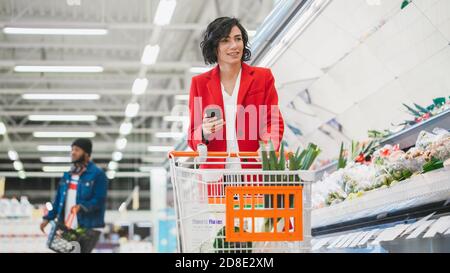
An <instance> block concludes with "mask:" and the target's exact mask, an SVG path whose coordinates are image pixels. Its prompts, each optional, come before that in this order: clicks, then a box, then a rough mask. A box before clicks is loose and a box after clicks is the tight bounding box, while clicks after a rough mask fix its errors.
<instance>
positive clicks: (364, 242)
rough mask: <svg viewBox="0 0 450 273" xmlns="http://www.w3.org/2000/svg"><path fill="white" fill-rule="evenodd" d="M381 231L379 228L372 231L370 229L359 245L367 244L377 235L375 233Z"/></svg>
mask: <svg viewBox="0 0 450 273" xmlns="http://www.w3.org/2000/svg"><path fill="white" fill-rule="evenodd" d="M378 231H379V229H378V228H376V229H372V230H371V231H369V232H368V233H367V234H366V235H365V236H364V238H362V240H361V241H360V242H359V243H358V245H359V246H361V245H364V244H366V243H367V242H368V241H369V240H370V238H372V236H373V235H375V233H377V232H378Z"/></svg>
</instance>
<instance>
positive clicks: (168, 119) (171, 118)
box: [163, 116, 189, 122]
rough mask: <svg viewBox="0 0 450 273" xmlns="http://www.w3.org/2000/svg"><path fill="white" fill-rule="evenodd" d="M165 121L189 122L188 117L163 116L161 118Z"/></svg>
mask: <svg viewBox="0 0 450 273" xmlns="http://www.w3.org/2000/svg"><path fill="white" fill-rule="evenodd" d="M163 119H164V120H165V121H175V122H177V121H183V122H184V121H189V117H188V116H165V117H164V118H163Z"/></svg>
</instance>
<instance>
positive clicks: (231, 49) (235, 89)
mask: <svg viewBox="0 0 450 273" xmlns="http://www.w3.org/2000/svg"><path fill="white" fill-rule="evenodd" d="M200 46H201V49H202V53H203V58H204V60H205V63H206V64H217V65H216V66H215V68H213V69H212V70H210V71H208V72H205V73H203V74H200V75H197V76H195V77H193V78H192V83H191V90H190V99H189V108H190V126H189V132H188V144H189V146H190V147H191V148H192V149H193V150H194V151H195V150H197V146H198V145H199V144H201V143H202V144H205V145H207V148H208V151H222V152H239V151H241V152H254V151H257V150H258V149H259V141H260V140H262V141H264V142H267V141H269V140H271V141H272V142H273V143H274V146H275V149H278V147H279V145H280V142H281V139H282V138H283V131H284V125H283V118H282V116H281V113H280V111H279V108H278V95H277V91H276V89H275V85H274V77H273V75H272V72H271V71H270V70H269V69H267V68H261V67H253V66H249V65H247V64H246V63H245V62H246V61H249V60H250V57H251V52H250V49H249V45H248V35H247V32H246V30H245V29H244V27H243V26H242V25H241V24H240V23H239V20H238V19H236V18H230V17H220V18H217V19H215V20H214V21H213V22H211V23H210V24H209V25H208V27H207V29H206V31H205V33H204V35H203V41H202V42H201V44H200ZM234 160H239V159H234ZM210 161H211V160H210ZM217 161H221V160H217ZM229 161H233V159H229ZM221 162H223V160H222V161H221ZM239 165H240V164H227V168H232V167H233V166H236V167H237V168H239V167H240V166H239ZM247 165H249V164H247ZM208 167H211V168H220V167H222V168H223V167H224V165H209V166H203V168H208ZM242 167H243V168H246V167H250V166H245V165H243V166H242Z"/></svg>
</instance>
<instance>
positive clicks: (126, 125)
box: [119, 122, 133, 135]
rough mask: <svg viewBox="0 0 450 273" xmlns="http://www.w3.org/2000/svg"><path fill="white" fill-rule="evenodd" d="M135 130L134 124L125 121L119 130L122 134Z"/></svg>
mask: <svg viewBox="0 0 450 273" xmlns="http://www.w3.org/2000/svg"><path fill="white" fill-rule="evenodd" d="M131 130H133V124H132V123H131V122H124V123H122V124H121V125H120V129H119V132H120V134H121V135H129V134H130V133H131Z"/></svg>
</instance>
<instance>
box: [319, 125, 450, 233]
mask: <svg viewBox="0 0 450 273" xmlns="http://www.w3.org/2000/svg"><path fill="white" fill-rule="evenodd" d="M372 147H376V145H372V144H368V145H367V146H366V147H364V146H362V149H357V148H356V147H355V145H352V153H351V154H349V155H348V156H345V151H344V149H343V147H342V146H341V152H340V154H341V156H340V159H339V163H338V168H339V169H338V170H337V171H335V172H333V173H331V174H326V175H325V176H324V177H323V179H322V180H320V181H318V182H317V183H315V184H314V185H313V188H312V202H313V207H314V210H313V212H312V227H313V228H314V227H321V226H327V225H331V224H336V223H340V222H345V221H350V220H355V219H359V218H363V217H370V216H376V215H379V214H380V213H387V212H392V211H396V210H399V209H406V208H411V207H415V206H419V205H423V204H428V203H432V202H437V201H441V200H446V199H448V198H450V133H449V132H448V131H447V130H445V129H439V128H435V129H434V130H433V131H432V132H426V131H422V132H420V134H419V136H418V138H417V141H416V145H415V147H413V148H411V149H410V150H408V151H407V152H404V151H402V150H400V149H399V145H396V146H392V145H385V146H383V147H381V148H379V149H377V150H375V149H374V148H372ZM347 157H348V158H350V160H349V159H348V158H347ZM347 161H349V162H350V163H347Z"/></svg>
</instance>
